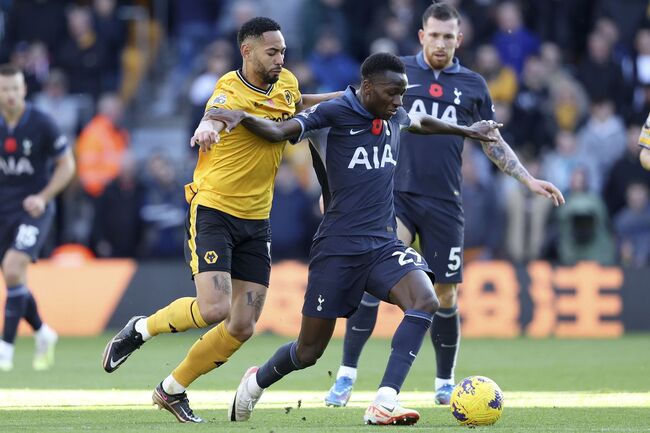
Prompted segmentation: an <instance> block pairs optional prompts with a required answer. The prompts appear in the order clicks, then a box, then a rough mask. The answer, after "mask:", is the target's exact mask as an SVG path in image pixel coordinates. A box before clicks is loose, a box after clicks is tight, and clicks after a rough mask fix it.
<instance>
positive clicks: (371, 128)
mask: <svg viewBox="0 0 650 433" xmlns="http://www.w3.org/2000/svg"><path fill="white" fill-rule="evenodd" d="M294 119H295V120H297V121H298V122H300V125H301V126H302V133H301V135H300V137H299V139H298V140H297V141H299V140H301V139H303V138H305V136H307V137H308V138H309V141H310V147H311V149H312V157H313V160H314V168H315V169H316V174H317V176H318V180H319V182H320V184H321V187H322V189H323V199H324V203H325V216H324V217H323V221H322V222H321V225H320V227H319V228H318V231H317V232H316V235H315V238H316V239H317V238H321V237H326V236H346V237H351V236H366V237H378V238H391V239H393V238H396V222H395V209H394V207H393V175H394V172H395V165H396V164H397V154H398V151H399V137H400V134H399V132H400V129H401V128H402V127H408V126H409V125H410V123H411V121H410V119H409V117H408V115H407V113H406V111H405V110H404V109H403V108H400V109H399V110H398V112H397V113H396V114H395V115H394V116H393V117H391V118H390V119H389V120H381V119H376V118H375V117H374V116H373V115H372V114H370V113H369V112H368V111H367V110H366V109H365V108H364V107H363V106H362V105H361V102H360V101H359V100H358V98H357V96H356V92H355V90H354V89H353V88H352V87H348V89H347V90H346V91H345V93H344V95H343V96H342V97H340V98H336V99H333V100H330V101H327V102H323V103H320V104H318V105H316V106H314V107H312V108H310V109H309V110H306V111H304V112H302V113H299V114H298V115H297V116H296V117H295V118H294Z"/></svg>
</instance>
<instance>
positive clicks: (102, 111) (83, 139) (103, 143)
mask: <svg viewBox="0 0 650 433" xmlns="http://www.w3.org/2000/svg"><path fill="white" fill-rule="evenodd" d="M97 105H98V114H97V115H96V116H95V117H94V118H93V119H92V120H91V121H90V123H89V124H88V125H86V127H85V128H84V129H83V130H82V131H81V134H80V135H79V140H78V141H77V164H78V169H77V173H78V175H79V180H80V182H81V185H82V187H83V189H84V190H85V191H86V193H87V194H88V195H89V196H91V197H94V198H97V197H99V196H100V195H101V194H102V193H103V192H104V188H105V187H106V185H107V184H108V183H109V182H111V181H112V180H113V179H115V178H116V177H117V175H118V174H119V172H120V167H121V166H122V157H123V156H124V153H125V152H126V150H127V148H128V145H129V136H128V133H127V132H126V130H124V129H122V127H121V126H120V124H121V122H122V119H123V117H124V108H123V106H122V102H121V101H120V99H119V98H118V97H117V96H116V95H113V94H106V95H104V96H102V98H101V99H100V100H99V103H98V104H97Z"/></svg>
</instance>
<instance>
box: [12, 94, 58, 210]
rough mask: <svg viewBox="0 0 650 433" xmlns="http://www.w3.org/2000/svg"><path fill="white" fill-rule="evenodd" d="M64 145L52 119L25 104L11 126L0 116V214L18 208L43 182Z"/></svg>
mask: <svg viewBox="0 0 650 433" xmlns="http://www.w3.org/2000/svg"><path fill="white" fill-rule="evenodd" d="M67 148H68V142H67V140H66V138H65V136H64V135H62V134H61V133H60V132H59V129H58V128H57V126H56V125H55V124H54V121H53V120H52V119H51V118H50V117H49V116H48V115H46V114H45V113H43V112H41V111H39V110H37V109H35V108H34V107H32V106H31V105H29V104H27V106H26V107H25V112H24V113H23V115H22V117H21V118H20V120H19V122H18V124H17V125H16V126H15V127H14V128H13V129H11V128H9V126H8V125H7V123H6V122H5V121H4V118H2V116H0V214H3V213H9V212H15V211H21V210H22V208H23V205H22V203H23V200H24V199H25V197H27V196H28V195H31V194H36V193H38V192H40V191H41V190H42V189H43V188H44V187H45V186H46V185H47V183H48V182H49V180H50V177H51V175H52V171H53V168H54V163H55V162H56V160H57V158H58V157H59V156H60V155H61V154H63V153H64V152H65V151H66V150H67Z"/></svg>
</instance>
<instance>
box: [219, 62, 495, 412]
mask: <svg viewBox="0 0 650 433" xmlns="http://www.w3.org/2000/svg"><path fill="white" fill-rule="evenodd" d="M361 75H362V83H361V88H360V90H359V91H356V90H355V89H354V88H352V87H349V88H348V89H347V90H346V91H345V93H344V95H343V96H342V97H340V98H337V99H333V100H331V101H327V102H322V103H320V104H318V105H316V106H314V107H312V108H311V109H309V110H306V111H303V112H301V113H299V115H298V116H296V117H295V118H294V119H291V120H288V121H285V122H281V123H275V122H273V121H270V120H266V119H262V118H258V117H255V116H252V115H249V114H246V113H243V112H241V111H240V112H230V113H237V114H238V115H240V116H242V118H241V119H239V120H241V123H242V124H243V125H244V126H245V127H246V128H247V129H249V130H250V131H252V132H253V133H255V134H258V135H260V136H262V137H263V138H266V139H267V140H269V141H271V142H276V141H282V140H287V139H291V140H292V141H294V142H297V141H300V140H302V139H303V138H305V137H308V138H309V141H310V149H311V152H312V157H313V160H314V168H315V169H316V174H317V176H318V180H319V182H320V184H321V187H322V191H323V198H324V207H325V215H324V217H323V221H322V222H321V224H320V226H319V228H318V231H317V233H316V235H315V236H314V243H313V245H312V249H311V253H310V258H309V279H308V283H307V291H306V293H305V300H304V305H303V310H302V324H301V329H300V334H299V336H298V340H297V341H293V342H290V343H287V344H286V345H284V346H282V347H280V348H279V349H278V350H277V352H276V353H275V354H274V355H273V356H272V357H271V358H270V359H269V360H268V361H267V362H266V363H265V364H264V365H262V366H261V367H260V368H259V369H258V368H257V367H251V368H250V369H249V370H248V371H247V372H246V374H245V375H244V378H243V379H242V382H241V384H240V386H239V387H238V389H237V393H236V395H235V397H234V400H233V403H232V405H231V407H230V411H229V415H230V419H231V420H232V421H245V420H248V419H249V417H250V416H251V413H252V411H253V407H254V405H255V404H256V402H257V401H258V399H259V398H260V396H261V394H262V391H263V390H264V389H265V388H268V387H269V386H271V385H272V384H273V383H275V382H277V381H279V380H280V379H282V377H284V376H285V375H287V374H289V373H290V372H292V371H295V370H300V369H303V368H306V367H309V366H311V365H314V364H315V363H316V361H317V359H318V358H320V356H321V355H322V353H323V352H324V350H325V348H326V347H327V344H328V343H329V340H330V338H331V336H332V332H333V331H334V326H335V324H336V319H337V318H338V317H349V316H350V315H351V314H352V313H353V312H354V311H355V310H356V308H357V306H358V305H359V301H360V300H361V297H362V295H363V293H364V291H365V290H367V291H369V292H370V293H372V294H373V295H374V296H376V297H377V298H379V299H382V300H384V301H386V302H390V303H393V304H396V305H398V306H399V307H400V308H401V309H402V310H403V311H404V318H403V320H402V322H401V324H400V325H399V327H398V328H397V330H396V332H395V335H394V337H393V341H392V351H391V355H390V358H389V361H388V365H387V367H386V371H385V374H384V378H383V380H382V382H381V384H380V387H379V389H378V391H377V396H376V398H375V400H374V402H373V404H371V405H370V406H369V407H368V409H367V410H366V413H365V415H364V420H365V422H366V423H369V424H414V423H415V422H417V420H418V419H419V414H418V413H417V412H416V411H415V410H412V409H406V408H403V407H402V406H400V404H399V402H398V399H397V395H398V393H399V391H400V388H401V386H402V384H403V382H404V379H405V378H406V375H407V374H408V371H409V369H410V367H411V364H412V363H413V360H414V359H415V357H416V356H417V353H418V351H419V349H420V346H421V345H422V339H423V338H424V335H425V333H426V332H427V330H428V329H429V326H430V324H431V320H432V318H433V314H434V313H435V312H436V310H437V309H438V300H437V298H436V296H435V292H434V290H433V284H432V282H433V274H431V272H430V270H429V268H428V266H427V263H426V261H425V260H424V259H423V258H422V257H421V256H420V255H419V254H418V253H417V252H416V251H415V250H413V249H412V248H409V247H406V246H405V245H404V244H403V243H402V242H401V241H399V240H398V239H397V235H396V232H397V224H396V220H395V210H394V207H393V174H394V171H395V166H396V160H397V157H398V152H399V140H400V135H399V131H400V130H401V129H403V128H406V129H409V130H410V131H412V132H415V133H420V134H434V133H439V134H440V133H443V134H458V135H462V136H468V137H474V138H478V139H485V140H490V138H489V137H488V136H487V133H488V132H489V131H490V130H491V129H493V128H495V127H496V124H495V123H494V122H489V123H488V122H481V123H478V124H476V125H472V126H471V127H467V126H457V125H453V124H450V123H446V122H443V121H440V120H438V119H436V118H435V117H432V116H429V115H426V114H413V115H409V114H407V113H406V111H405V110H404V109H403V108H402V96H403V94H404V92H405V91H406V89H407V84H408V82H407V79H406V75H405V70H404V64H403V63H402V61H401V60H399V58H397V57H396V56H393V55H392V54H386V53H380V54H375V55H373V56H370V57H369V58H368V59H366V61H365V62H364V63H363V65H362V67H361ZM216 120H221V121H227V120H228V119H226V118H223V117H221V118H217V119H216ZM227 123H229V125H228V130H230V129H232V128H233V125H236V124H237V123H239V122H238V121H236V122H227Z"/></svg>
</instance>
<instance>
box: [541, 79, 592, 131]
mask: <svg viewBox="0 0 650 433" xmlns="http://www.w3.org/2000/svg"><path fill="white" fill-rule="evenodd" d="M549 91H550V99H549V105H550V110H551V114H552V116H553V121H554V124H555V125H556V126H557V127H558V128H559V129H564V130H567V131H575V130H576V129H577V128H578V126H580V125H582V124H583V123H584V122H585V120H586V118H587V114H588V107H589V102H588V99H587V95H586V94H585V92H584V90H583V89H582V86H580V83H578V82H577V81H576V80H575V79H573V78H572V77H570V76H569V75H566V76H564V77H562V76H560V75H558V76H556V78H555V79H554V80H549Z"/></svg>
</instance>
